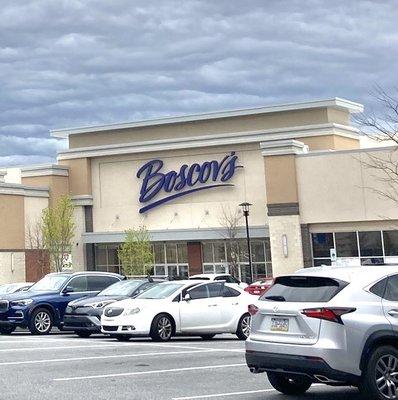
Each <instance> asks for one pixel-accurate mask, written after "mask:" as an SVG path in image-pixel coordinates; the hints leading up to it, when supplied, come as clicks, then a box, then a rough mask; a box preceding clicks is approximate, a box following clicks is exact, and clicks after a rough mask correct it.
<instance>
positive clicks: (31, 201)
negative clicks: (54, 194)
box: [24, 197, 49, 248]
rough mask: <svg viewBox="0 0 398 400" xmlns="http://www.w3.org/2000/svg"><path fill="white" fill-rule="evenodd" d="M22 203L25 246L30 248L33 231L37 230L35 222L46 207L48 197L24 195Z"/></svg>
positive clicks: (33, 236) (39, 218)
mask: <svg viewBox="0 0 398 400" xmlns="http://www.w3.org/2000/svg"><path fill="white" fill-rule="evenodd" d="M24 204H25V247H26V248H30V239H32V240H33V241H34V239H35V232H37V223H38V222H40V221H41V217H42V212H43V210H44V209H45V208H47V207H48V204H49V199H48V198H45V197H25V198H24ZM35 228H36V230H35ZM29 236H30V237H31V238H30V237H29Z"/></svg>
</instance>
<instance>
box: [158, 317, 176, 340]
mask: <svg viewBox="0 0 398 400" xmlns="http://www.w3.org/2000/svg"><path fill="white" fill-rule="evenodd" d="M172 328H173V327H172V325H171V322H170V320H169V319H168V318H167V317H162V318H160V319H159V322H158V333H159V336H160V338H161V339H162V340H167V339H169V338H170V336H171V333H172Z"/></svg>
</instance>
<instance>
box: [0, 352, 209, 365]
mask: <svg viewBox="0 0 398 400" xmlns="http://www.w3.org/2000/svg"><path fill="white" fill-rule="evenodd" d="M213 351H216V350H195V351H192V350H187V351H166V352H157V353H135V354H114V355H111V356H91V357H71V358H53V359H48V360H28V361H6V362H0V367H1V366H4V365H23V364H48V363H52V362H68V361H86V360H102V359H109V358H117V359H120V358H131V357H148V356H164V355H176V354H195V353H209V352H213Z"/></svg>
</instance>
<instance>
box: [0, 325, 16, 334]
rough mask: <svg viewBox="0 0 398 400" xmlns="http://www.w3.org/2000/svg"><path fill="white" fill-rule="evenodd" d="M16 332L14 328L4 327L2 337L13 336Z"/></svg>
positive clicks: (1, 332)
mask: <svg viewBox="0 0 398 400" xmlns="http://www.w3.org/2000/svg"><path fill="white" fill-rule="evenodd" d="M14 331H15V328H14V327H13V326H7V327H5V326H3V327H1V328H0V335H11V333H13V332H14Z"/></svg>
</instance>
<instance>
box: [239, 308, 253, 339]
mask: <svg viewBox="0 0 398 400" xmlns="http://www.w3.org/2000/svg"><path fill="white" fill-rule="evenodd" d="M249 335H250V314H249V313H247V314H243V315H242V316H241V317H240V320H239V323H238V329H237V330H236V336H237V337H238V339H240V340H246V339H247V338H248V337H249Z"/></svg>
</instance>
